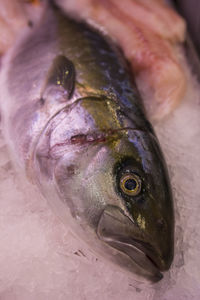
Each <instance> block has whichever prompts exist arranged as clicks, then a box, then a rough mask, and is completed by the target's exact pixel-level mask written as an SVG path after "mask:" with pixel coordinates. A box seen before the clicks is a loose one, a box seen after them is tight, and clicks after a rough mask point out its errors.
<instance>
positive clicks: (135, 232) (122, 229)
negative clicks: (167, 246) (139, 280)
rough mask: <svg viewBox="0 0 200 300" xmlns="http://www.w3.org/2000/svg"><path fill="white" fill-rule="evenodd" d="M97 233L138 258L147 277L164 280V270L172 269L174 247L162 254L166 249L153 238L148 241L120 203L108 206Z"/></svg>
mask: <svg viewBox="0 0 200 300" xmlns="http://www.w3.org/2000/svg"><path fill="white" fill-rule="evenodd" d="M140 234H141V240H140V239H139V235H140ZM97 235H98V237H99V239H100V240H101V241H103V242H105V243H106V244H107V245H109V246H110V247H112V248H115V249H117V250H119V251H120V252H122V253H123V254H125V255H127V256H128V257H129V258H130V259H131V260H132V261H134V262H135V264H136V265H137V267H139V270H140V269H141V273H142V275H143V276H144V278H145V279H147V280H150V281H151V282H157V281H159V280H161V279H162V278H163V275H162V273H161V271H166V270H168V269H169V267H170V265H171V262H172V259H173V256H172V255H171V251H169V253H168V255H166V254H165V255H163V257H161V255H160V253H162V249H158V250H157V249H156V247H154V246H152V245H150V243H149V242H147V243H145V242H144V240H145V237H144V235H143V234H142V233H139V228H138V227H137V225H136V224H134V223H133V222H132V220H130V218H129V217H127V216H126V215H125V214H124V213H123V211H122V210H121V209H120V208H119V207H117V206H113V205H108V206H106V207H105V209H104V211H103V213H102V215H101V217H100V220H99V223H98V227H97ZM135 236H136V238H135ZM147 240H148V237H147ZM152 244H154V241H152ZM165 252H166V251H165Z"/></svg>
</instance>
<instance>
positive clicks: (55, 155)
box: [1, 6, 174, 281]
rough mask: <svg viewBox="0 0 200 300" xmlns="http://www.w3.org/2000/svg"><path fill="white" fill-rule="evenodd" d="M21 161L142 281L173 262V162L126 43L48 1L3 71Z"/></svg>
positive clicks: (55, 202)
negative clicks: (168, 162) (124, 50)
mask: <svg viewBox="0 0 200 300" xmlns="http://www.w3.org/2000/svg"><path fill="white" fill-rule="evenodd" d="M1 90H2V94H1V110H2V121H3V124H4V129H5V132H6V133H5V134H6V137H7V140H8V143H9V144H10V147H11V149H12V156H13V160H15V161H17V162H18V164H19V165H20V166H21V168H22V169H24V170H25V172H26V174H27V177H28V178H29V179H30V180H31V181H32V182H33V183H35V184H36V185H38V187H39V189H40V190H41V192H42V194H43V195H44V196H45V198H46V199H47V200H48V201H49V203H50V204H51V206H52V207H53V208H54V209H55V210H56V211H57V214H58V215H59V216H60V217H61V219H62V220H63V222H64V223H67V224H70V226H71V228H72V230H74V231H75V232H76V233H77V234H78V235H79V236H80V237H81V238H82V239H83V240H84V241H86V242H87V243H88V244H89V245H90V246H91V248H92V249H93V250H95V251H96V252H97V253H99V254H101V255H102V256H104V257H106V258H107V259H108V260H110V261H111V262H113V263H114V264H115V265H118V266H120V267H121V268H122V269H123V270H127V271H128V272H129V273H131V274H136V275H137V277H139V278H140V279H141V280H143V279H147V280H150V281H157V280H159V279H161V278H162V274H161V273H160V271H165V270H167V269H169V267H170V265H171V262H172V259H173V239H174V236H173V235H174V217H173V203H172V194H171V188H170V183H169V178H168V173H167V170H166V166H165V162H164V159H163V155H162V152H161V150H160V146H159V143H158V141H157V138H156V136H155V133H154V131H153V129H152V127H151V125H150V123H149V122H148V121H147V119H146V116H145V113H144V108H143V105H142V102H141V99H140V96H139V94H138V91H137V88H136V86H135V85H134V83H133V82H132V80H131V79H130V75H129V72H128V71H127V64H126V62H125V60H124V58H123V55H122V54H121V53H120V50H119V49H118V48H117V47H116V46H115V45H114V44H113V43H111V42H110V41H109V39H108V37H106V36H104V35H103V34H101V33H99V32H97V30H94V29H92V28H91V27H90V26H88V25H86V24H84V23H79V22H76V21H74V20H72V19H70V18H69V17H67V16H65V15H64V14H63V13H62V12H61V11H60V10H59V9H57V8H55V7H52V6H48V8H47V9H46V11H45V13H44V16H43V18H41V21H40V23H39V24H38V25H37V26H35V28H34V29H30V32H29V33H28V34H26V36H25V37H23V38H22V39H20V40H19V42H18V43H17V44H16V46H15V47H14V48H13V49H12V50H11V51H10V53H9V54H8V56H7V58H6V59H5V62H4V65H3V68H2V74H1Z"/></svg>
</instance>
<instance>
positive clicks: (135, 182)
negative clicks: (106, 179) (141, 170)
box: [120, 173, 141, 196]
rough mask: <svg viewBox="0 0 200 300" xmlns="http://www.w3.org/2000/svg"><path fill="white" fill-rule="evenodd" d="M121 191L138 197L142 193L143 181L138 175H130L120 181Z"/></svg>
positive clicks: (125, 175) (124, 176) (123, 176)
mask: <svg viewBox="0 0 200 300" xmlns="http://www.w3.org/2000/svg"><path fill="white" fill-rule="evenodd" d="M120 189H121V190H122V192H123V193H124V194H126V195H129V196H137V195H138V194H139V193H140V191H141V179H140V177H139V176H138V175H136V174H133V173H128V174H124V175H122V177H121V179H120Z"/></svg>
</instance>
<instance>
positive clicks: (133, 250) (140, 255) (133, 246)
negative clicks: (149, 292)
mask: <svg viewBox="0 0 200 300" xmlns="http://www.w3.org/2000/svg"><path fill="white" fill-rule="evenodd" d="M107 244H109V245H110V246H111V247H113V248H115V249H117V250H119V251H120V252H122V253H124V254H126V255H127V256H129V258H130V259H131V260H132V261H133V262H134V263H136V264H137V265H138V266H139V267H140V268H141V269H143V270H144V271H146V272H147V273H148V274H147V276H148V277H149V278H150V280H151V281H152V282H158V281H160V280H161V279H162V278H163V274H162V273H161V270H160V268H159V267H158V265H157V263H156V262H155V258H154V256H153V255H151V253H150V251H148V250H147V249H146V248H145V247H144V246H143V242H141V241H139V240H134V239H133V240H129V241H127V242H125V241H121V240H120V239H117V240H115V241H113V240H112V241H108V240H107ZM140 244H141V245H140ZM136 254H137V256H136Z"/></svg>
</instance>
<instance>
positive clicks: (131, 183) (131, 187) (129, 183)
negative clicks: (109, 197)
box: [124, 179, 137, 191]
mask: <svg viewBox="0 0 200 300" xmlns="http://www.w3.org/2000/svg"><path fill="white" fill-rule="evenodd" d="M124 186H125V188H126V189H127V190H129V191H133V190H134V189H135V188H136V186H137V182H136V180H135V179H127V180H126V182H125V184H124Z"/></svg>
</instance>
